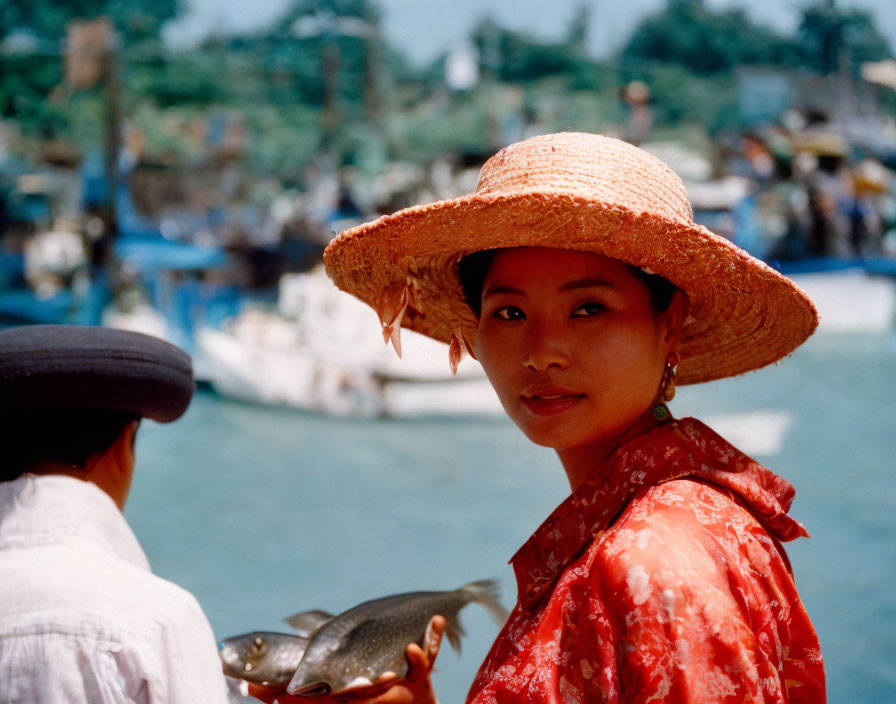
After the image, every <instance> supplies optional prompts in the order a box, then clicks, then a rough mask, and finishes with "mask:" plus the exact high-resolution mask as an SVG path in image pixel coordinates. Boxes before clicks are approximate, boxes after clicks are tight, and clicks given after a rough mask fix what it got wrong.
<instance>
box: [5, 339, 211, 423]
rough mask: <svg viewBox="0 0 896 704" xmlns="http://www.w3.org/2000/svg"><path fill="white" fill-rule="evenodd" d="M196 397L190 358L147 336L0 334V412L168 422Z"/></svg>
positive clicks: (169, 345)
mask: <svg viewBox="0 0 896 704" xmlns="http://www.w3.org/2000/svg"><path fill="white" fill-rule="evenodd" d="M194 390H195V382H194V380H193V366H192V363H191V361H190V357H189V356H188V355H187V354H186V353H185V352H184V351H183V350H181V349H180V348H178V347H175V346H174V345H171V344H169V343H167V342H165V341H164V340H160V339H158V338H155V337H150V336H149V335H143V334H140V333H136V332H130V331H126V330H116V329H109V328H100V327H93V326H78V325H30V326H25V327H17V328H9V329H7V330H2V331H0V410H2V411H7V412H8V411H15V410H21V409H47V410H49V409H91V410H100V409H102V410H113V411H126V412H130V413H134V414H136V415H139V416H143V417H146V418H151V419H153V420H156V421H159V422H162V423H166V422H169V421H173V420H175V419H177V418H179V417H180V416H181V415H183V413H184V411H186V410H187V407H188V406H189V405H190V400H191V398H192V397H193V392H194Z"/></svg>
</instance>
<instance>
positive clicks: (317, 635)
mask: <svg viewBox="0 0 896 704" xmlns="http://www.w3.org/2000/svg"><path fill="white" fill-rule="evenodd" d="M474 601H475V602H477V603H479V604H482V606H484V607H485V608H486V610H487V611H488V612H489V614H490V615H491V617H492V618H493V619H494V620H495V622H496V623H498V624H499V625H501V624H502V623H503V622H504V621H505V620H506V618H507V612H506V611H505V610H504V608H503V607H502V606H501V603H500V602H499V600H498V585H497V583H496V582H495V581H493V580H482V581H479V582H472V583H470V584H466V585H464V586H462V587H460V588H459V589H455V590H454V591H441V592H411V593H408V594H396V595H393V596H387V597H383V598H381V599H373V600H372V601H365V602H364V603H362V604H359V605H358V606H355V607H353V608H351V609H349V610H348V611H345V612H343V613H341V614H339V615H338V616H335V617H334V618H332V619H330V620H328V621H326V622H324V623H322V624H321V625H320V626H319V627H318V628H317V629H316V630H315V631H314V633H313V634H312V635H311V637H310V638H309V640H308V645H307V647H306V649H305V653H304V655H303V656H302V660H301V662H300V663H299V666H298V668H297V669H296V671H295V674H294V675H293V677H292V679H291V680H290V682H289V684H288V686H287V688H286V691H287V692H288V693H289V694H300V695H302V696H306V697H318V696H324V695H326V694H330V693H331V692H332V693H338V692H342V691H344V690H347V689H353V688H356V687H364V686H368V685H371V684H373V683H374V682H376V681H377V680H378V679H379V678H380V676H382V675H383V674H384V673H386V672H393V673H395V675H396V676H397V677H399V678H400V677H404V676H405V675H406V674H407V670H408V664H407V660H406V658H405V650H406V648H407V646H408V644H410V643H418V644H420V645H421V646H422V645H423V642H424V639H425V637H426V631H427V626H428V625H429V622H430V620H431V619H432V617H433V616H436V615H441V616H444V617H445V620H446V622H447V624H446V628H445V637H446V638H448V641H449V642H450V643H451V645H452V646H453V647H454V649H455V650H456V651H458V652H460V637H461V635H463V634H464V630H463V628H462V627H461V624H460V620H459V617H458V614H459V612H460V610H461V609H462V608H463V607H464V606H466V605H467V604H469V603H470V602H474Z"/></svg>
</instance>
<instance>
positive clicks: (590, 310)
mask: <svg viewBox="0 0 896 704" xmlns="http://www.w3.org/2000/svg"><path fill="white" fill-rule="evenodd" d="M606 309H607V307H606V306H604V305H601V304H600V303H595V302H594V301H588V302H587V303H583V304H582V305H580V306H579V307H578V308H576V309H575V310H574V311H573V312H572V314H571V315H570V317H571V318H590V317H591V316H593V315H597V314H598V313H603V312H604V311H605V310H606Z"/></svg>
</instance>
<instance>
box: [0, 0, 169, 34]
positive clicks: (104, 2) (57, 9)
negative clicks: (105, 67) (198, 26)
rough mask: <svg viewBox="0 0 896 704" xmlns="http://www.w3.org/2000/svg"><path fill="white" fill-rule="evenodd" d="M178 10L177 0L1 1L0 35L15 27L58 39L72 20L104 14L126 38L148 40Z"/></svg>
mask: <svg viewBox="0 0 896 704" xmlns="http://www.w3.org/2000/svg"><path fill="white" fill-rule="evenodd" d="M178 9H179V1H178V0H66V1H65V2H59V0H0V37H2V36H4V35H6V34H8V33H10V32H12V31H13V30H17V29H18V30H30V31H31V32H33V33H34V34H36V35H37V36H38V37H40V38H42V39H61V38H63V37H64V36H65V28H66V25H67V24H68V23H69V22H70V21H71V20H73V19H94V18H96V17H101V16H107V17H109V18H110V19H111V20H112V22H113V23H114V25H115V27H116V29H117V30H118V31H119V32H120V33H121V34H122V35H123V37H124V38H125V40H127V41H132V40H139V39H151V38H156V37H158V36H159V30H160V29H161V27H162V24H163V23H164V22H165V21H166V20H169V19H171V18H172V17H174V16H175V15H176V14H177V12H178Z"/></svg>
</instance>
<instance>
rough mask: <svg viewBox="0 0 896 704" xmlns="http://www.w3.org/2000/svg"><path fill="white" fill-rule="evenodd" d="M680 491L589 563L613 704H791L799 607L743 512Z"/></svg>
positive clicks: (630, 520)
mask: <svg viewBox="0 0 896 704" xmlns="http://www.w3.org/2000/svg"><path fill="white" fill-rule="evenodd" d="M670 484H676V483H675V482H673V483H670ZM689 484H692V485H693V486H691V487H688V488H686V489H684V490H681V491H679V490H678V488H676V487H674V486H668V485H666V486H664V487H655V488H653V489H652V490H651V491H650V492H648V494H647V496H645V497H644V498H643V499H642V500H641V501H639V502H638V504H637V507H636V508H635V509H633V510H631V511H628V512H626V513H625V514H623V516H622V518H621V519H620V521H619V523H618V524H617V525H616V526H614V528H613V530H612V534H611V536H610V537H609V539H607V540H606V541H604V542H603V543H602V544H601V546H600V549H599V550H597V551H595V554H594V560H593V563H592V564H591V574H592V576H593V577H594V579H595V580H596V582H592V584H593V585H594V587H595V589H597V590H598V591H599V593H600V594H601V598H600V600H599V602H600V605H601V610H602V613H601V618H602V619H603V621H604V624H605V626H607V627H609V629H610V631H611V632H612V633H613V634H614V638H613V640H614V645H613V652H612V654H611V655H609V656H607V654H606V653H605V654H604V656H603V664H607V663H606V660H607V658H608V657H609V658H611V659H612V660H614V661H615V662H614V663H613V665H614V667H613V668H612V669H615V677H611V678H610V680H611V681H612V682H613V688H614V689H617V692H616V693H617V694H618V701H619V702H625V703H626V704H647V702H666V703H668V704H673V703H677V702H680V703H685V702H714V703H723V702H731V703H732V704H734V703H735V702H738V703H740V702H785V701H794V700H793V699H790V698H789V697H788V688H789V687H791V686H792V687H794V688H798V687H799V685H800V682H798V681H790V682H788V680H787V673H786V662H785V658H786V653H787V650H788V647H789V646H790V644H791V642H792V638H791V630H792V623H791V615H792V612H793V611H794V610H795V607H798V608H797V609H796V610H802V606H801V604H799V598H798V596H797V595H796V591H795V589H794V588H793V582H792V578H791V577H790V574H789V572H788V569H787V566H786V563H785V562H784V559H783V557H782V555H781V553H780V552H779V550H778V547H777V545H776V544H775V543H774V541H773V540H772V539H771V538H770V537H769V536H768V535H767V533H765V531H764V530H763V529H762V527H761V525H760V524H759V523H758V522H757V521H756V520H755V519H754V518H753V517H752V516H751V515H750V514H749V513H748V512H747V511H745V510H744V509H743V508H741V507H740V506H739V505H738V504H736V503H735V502H734V501H732V500H731V499H730V498H728V497H727V496H725V495H723V494H721V493H719V492H717V491H715V490H713V489H710V488H708V487H705V486H702V485H698V484H694V483H693V482H689ZM694 487H698V488H696V489H695V488H694ZM802 613H803V614H804V613H805V612H804V611H802ZM593 635H595V637H596V634H593ZM603 635H604V639H605V633H604V634H603ZM588 641H589V638H588V637H586V638H585V639H584V641H582V642H580V643H579V644H578V645H577V646H576V647H585V648H586V649H591V648H592V645H593V644H591V643H589V642H588ZM573 660H574V661H575V660H576V657H575V656H574V657H573Z"/></svg>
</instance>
